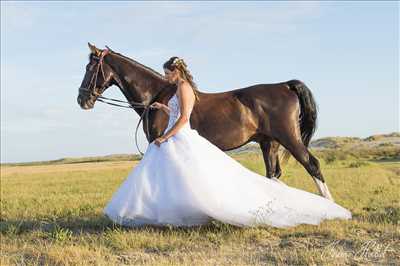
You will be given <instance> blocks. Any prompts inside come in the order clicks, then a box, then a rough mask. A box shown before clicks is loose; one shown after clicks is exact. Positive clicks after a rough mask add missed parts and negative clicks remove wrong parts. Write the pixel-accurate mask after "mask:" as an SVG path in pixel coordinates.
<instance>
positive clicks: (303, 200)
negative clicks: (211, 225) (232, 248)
mask: <svg viewBox="0 0 400 266" xmlns="http://www.w3.org/2000/svg"><path fill="white" fill-rule="evenodd" d="M168 106H169V107H170V109H171V111H170V117H169V122H168V127H167V129H166V130H168V129H169V128H171V127H172V126H173V125H174V123H175V122H176V120H177V119H178V117H179V116H180V109H179V101H178V98H177V95H176V94H175V95H174V96H173V97H172V98H171V99H170V100H169V102H168ZM103 211H104V213H105V215H106V216H107V217H109V218H110V219H111V220H112V221H114V222H115V223H118V224H121V225H125V226H141V225H145V224H152V225H173V226H193V225H200V224H205V223H207V222H209V221H210V219H211V218H213V219H215V220H219V221H221V222H225V223H229V224H233V225H237V226H256V225H269V226H275V227H288V226H294V225H297V224H303V223H304V224H318V223H320V222H321V221H322V220H324V219H334V218H339V219H350V218H351V213H350V211H348V210H347V209H345V208H343V207H341V206H339V205H338V204H336V203H334V202H332V201H330V200H327V199H325V198H323V197H321V196H318V195H316V194H312V193H309V192H307V191H303V190H300V189H296V188H293V187H289V186H287V185H285V184H283V183H279V182H276V181H273V180H270V179H268V178H266V177H265V176H261V175H259V174H257V173H254V172H252V171H250V170H249V169H247V168H246V167H244V166H242V165H241V164H240V163H238V162H237V161H235V160H234V159H233V158H231V157H230V156H229V155H227V154H225V152H223V151H222V150H220V149H219V148H218V147H216V146H215V145H213V144H212V143H211V142H209V141H208V140H207V139H205V138H203V137H202V136H200V135H199V134H198V132H197V131H196V130H194V129H191V127H190V124H189V122H188V123H187V124H185V126H184V127H183V128H181V129H180V130H179V132H178V133H177V134H175V135H174V136H172V137H171V138H169V139H168V140H167V141H166V142H163V143H162V144H161V145H160V147H158V146H157V145H155V144H154V143H153V142H152V143H150V145H149V146H148V147H147V150H146V152H145V154H144V156H143V158H142V160H141V161H140V162H139V164H138V165H137V166H136V167H135V168H134V169H133V170H132V171H131V172H130V174H129V175H128V177H127V178H126V180H125V181H124V182H123V184H122V185H121V186H120V187H119V189H118V190H117V191H116V192H115V193H114V195H113V197H112V199H111V200H110V201H109V202H108V204H107V206H106V207H105V208H104V210H103Z"/></svg>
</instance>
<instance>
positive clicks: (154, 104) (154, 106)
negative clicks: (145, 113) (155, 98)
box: [150, 102, 164, 109]
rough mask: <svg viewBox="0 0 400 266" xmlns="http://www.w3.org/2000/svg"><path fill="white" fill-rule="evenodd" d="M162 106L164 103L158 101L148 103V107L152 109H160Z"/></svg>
mask: <svg viewBox="0 0 400 266" xmlns="http://www.w3.org/2000/svg"><path fill="white" fill-rule="evenodd" d="M163 107H164V104H162V103H159V102H154V103H152V104H150V108H152V109H161V108H163Z"/></svg>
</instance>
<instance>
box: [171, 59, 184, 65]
mask: <svg viewBox="0 0 400 266" xmlns="http://www.w3.org/2000/svg"><path fill="white" fill-rule="evenodd" d="M172 64H173V65H174V66H180V65H182V66H185V62H183V59H182V58H179V57H177V58H175V59H174V61H173V62H172Z"/></svg>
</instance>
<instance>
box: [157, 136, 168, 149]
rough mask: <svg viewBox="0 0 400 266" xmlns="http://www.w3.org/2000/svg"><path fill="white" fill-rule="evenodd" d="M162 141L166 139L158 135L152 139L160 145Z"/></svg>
mask: <svg viewBox="0 0 400 266" xmlns="http://www.w3.org/2000/svg"><path fill="white" fill-rule="evenodd" d="M164 141H167V139H166V138H164V137H158V138H156V139H155V140H154V144H156V145H157V146H158V147H160V145H161V143H163V142H164Z"/></svg>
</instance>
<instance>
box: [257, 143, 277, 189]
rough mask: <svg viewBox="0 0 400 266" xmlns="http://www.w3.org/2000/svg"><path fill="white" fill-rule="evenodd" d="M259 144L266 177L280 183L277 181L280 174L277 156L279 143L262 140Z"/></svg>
mask: <svg viewBox="0 0 400 266" xmlns="http://www.w3.org/2000/svg"><path fill="white" fill-rule="evenodd" d="M259 144H260V148H261V150H262V154H263V158H264V163H265V170H266V177H268V178H270V179H272V180H274V181H277V182H281V181H280V180H279V179H278V178H279V177H280V176H281V174H282V172H281V168H280V165H279V156H278V149H279V145H280V144H279V142H277V141H272V140H262V141H260V143H259Z"/></svg>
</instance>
